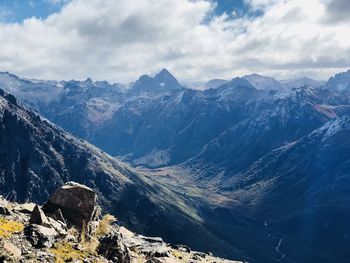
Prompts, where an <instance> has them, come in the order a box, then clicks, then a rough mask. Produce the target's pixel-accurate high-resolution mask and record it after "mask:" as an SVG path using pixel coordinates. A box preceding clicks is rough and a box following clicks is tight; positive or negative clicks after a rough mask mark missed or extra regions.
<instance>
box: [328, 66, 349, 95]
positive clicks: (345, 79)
mask: <svg viewBox="0 0 350 263" xmlns="http://www.w3.org/2000/svg"><path fill="white" fill-rule="evenodd" d="M325 88H326V89H333V90H335V91H339V92H342V91H349V90H350V69H349V70H348V71H346V72H342V73H338V74H336V75H335V76H334V77H331V78H330V79H329V80H328V81H327V82H326V84H325Z"/></svg>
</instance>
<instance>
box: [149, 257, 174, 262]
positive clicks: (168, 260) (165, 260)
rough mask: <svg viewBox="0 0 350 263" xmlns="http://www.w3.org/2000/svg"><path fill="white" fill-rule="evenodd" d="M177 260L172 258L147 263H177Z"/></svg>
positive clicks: (156, 259)
mask: <svg viewBox="0 0 350 263" xmlns="http://www.w3.org/2000/svg"><path fill="white" fill-rule="evenodd" d="M177 262H178V261H176V259H174V258H170V257H161V258H151V259H149V260H147V261H146V263H177Z"/></svg>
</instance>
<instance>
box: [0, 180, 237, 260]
mask: <svg viewBox="0 0 350 263" xmlns="http://www.w3.org/2000/svg"><path fill="white" fill-rule="evenodd" d="M87 208H88V209H87ZM100 211H101V209H100V208H99V206H98V204H97V195H96V193H95V192H94V191H93V190H92V189H91V188H89V187H86V186H84V185H81V184H78V183H74V182H68V183H66V184H64V185H63V186H62V187H61V188H59V189H57V190H56V191H55V192H54V193H53V194H52V195H51V197H50V198H49V200H48V201H47V202H46V203H45V204H44V205H43V206H38V205H36V204H34V203H25V204H19V203H15V202H9V201H7V200H6V199H5V198H4V197H0V262H38V261H40V262H101V263H102V262H121V263H129V262H130V263H131V262H135V263H136V262H148V263H162V262H163V263H172V262H193V263H194V262H218V263H219V262H223V263H224V262H227V263H229V262H232V263H233V262H237V261H229V260H225V259H221V258H216V257H214V256H212V254H211V253H202V252H196V251H191V249H190V248H189V247H187V246H184V245H175V246H171V245H169V244H167V243H165V242H164V241H163V239H162V238H160V237H146V236H143V235H138V234H136V233H133V232H131V231H129V230H128V229H127V228H125V227H124V226H122V225H120V222H119V221H118V220H116V218H115V217H113V216H111V215H108V214H107V215H103V216H102V215H101V212H100Z"/></svg>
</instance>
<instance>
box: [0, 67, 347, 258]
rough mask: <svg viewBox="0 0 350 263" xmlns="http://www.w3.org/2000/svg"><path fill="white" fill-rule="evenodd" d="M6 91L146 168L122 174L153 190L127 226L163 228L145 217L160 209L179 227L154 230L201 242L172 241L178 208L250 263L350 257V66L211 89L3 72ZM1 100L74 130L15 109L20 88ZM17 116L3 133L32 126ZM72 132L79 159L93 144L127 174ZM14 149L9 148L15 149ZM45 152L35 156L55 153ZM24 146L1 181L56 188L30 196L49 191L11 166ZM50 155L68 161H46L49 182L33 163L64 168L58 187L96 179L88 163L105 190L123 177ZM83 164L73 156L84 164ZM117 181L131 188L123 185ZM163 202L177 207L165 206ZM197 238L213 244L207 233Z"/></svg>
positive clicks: (169, 80) (23, 194)
mask: <svg viewBox="0 0 350 263" xmlns="http://www.w3.org/2000/svg"><path fill="white" fill-rule="evenodd" d="M0 87H1V88H3V89H4V90H6V91H8V92H10V93H12V94H14V95H15V96H16V97H17V98H18V99H19V100H20V101H21V102H23V103H24V104H25V105H26V106H27V107H31V108H33V109H34V110H36V111H37V112H39V113H40V114H42V115H43V116H45V117H46V118H47V119H48V120H50V121H51V122H53V123H55V124H57V125H59V126H61V127H62V128H64V129H65V130H67V131H68V132H71V133H72V134H74V135H76V136H79V137H81V138H82V139H85V140H87V141H89V142H90V143H92V144H94V145H96V146H97V147H99V148H101V149H102V150H103V151H105V152H107V153H108V154H110V155H112V156H116V157H118V158H119V159H122V160H123V161H126V162H128V163H130V164H131V165H132V166H135V167H136V168H123V169H124V170H122V171H123V172H121V173H122V174H123V173H126V175H125V178H127V179H125V180H127V181H129V180H130V182H134V181H135V180H136V183H132V184H133V185H134V186H135V189H145V188H146V189H148V190H147V191H149V193H150V194H146V197H145V198H146V199H145V200H146V201H145V202H146V203H147V204H146V205H145V207H148V208H147V210H146V211H143V212H142V213H141V212H140V211H139V209H140V207H134V208H135V212H134V211H133V216H134V217H133V218H134V220H135V221H134V222H129V223H130V224H133V225H134V227H138V226H139V225H144V226H145V225H148V224H150V225H152V224H154V223H155V221H147V224H146V223H142V224H139V223H138V222H139V220H140V218H144V217H147V215H146V214H147V212H149V211H156V212H155V213H156V214H157V215H158V213H160V218H162V219H161V220H162V221H163V218H164V221H163V222H164V224H163V226H164V227H165V226H167V227H169V229H167V231H165V230H164V229H163V228H160V227H157V228H156V231H159V232H161V234H164V235H166V236H168V237H169V240H176V241H179V242H180V241H182V242H185V243H191V242H192V241H193V240H190V239H189V235H187V234H184V235H183V236H182V237H179V236H176V237H174V232H173V231H174V230H173V229H172V227H174V226H171V223H170V221H169V217H168V216H167V214H168V213H169V214H172V213H173V214H172V215H174V214H175V215H176V216H177V217H178V218H179V222H180V224H182V226H183V228H182V229H184V228H186V227H185V226H188V229H194V228H197V230H198V231H197V232H196V235H197V236H199V237H201V238H205V237H206V238H209V239H210V240H215V242H214V241H213V242H214V243H215V245H212V247H211V248H213V249H214V252H215V251H216V252H217V253H219V255H221V256H230V257H235V258H236V259H246V260H249V261H250V262H269V263H270V262H290V263H292V262H298V263H299V262H347V259H348V258H349V256H350V255H349V252H347V245H348V244H350V229H349V227H348V226H347V221H348V219H349V217H350V211H349V209H348V206H347V205H346V203H347V201H348V200H349V198H350V182H349V179H350V169H349V168H350V167H349V164H350V149H349V146H350V137H349V133H350V128H349V123H350V122H349V120H350V119H349V118H350V117H349V116H350V70H349V71H347V72H344V73H339V74H337V75H335V76H334V77H332V78H330V79H329V80H328V81H327V82H325V83H323V82H320V81H316V80H312V79H309V78H301V79H292V80H285V81H277V80H275V79H273V78H271V77H266V76H260V75H257V74H253V75H249V76H244V77H242V78H233V79H232V80H230V81H226V80H221V79H215V80H212V81H209V82H208V83H207V84H203V87H204V88H203V90H196V89H189V88H185V87H184V86H183V85H182V84H181V83H180V82H179V81H177V80H176V78H175V77H174V76H173V75H172V74H171V73H170V72H169V71H167V70H166V69H163V70H161V71H160V72H159V73H158V74H156V75H155V76H154V77H152V76H147V75H144V76H141V77H140V78H139V79H138V80H136V81H135V82H134V83H133V84H132V85H130V86H127V85H123V84H110V83H108V82H93V81H92V80H91V79H87V80H86V81H38V80H27V79H21V78H19V77H17V76H15V75H12V74H10V73H1V74H0ZM4 96H5V97H4ZM9 96H10V97H9ZM3 97H4V98H5V99H2V100H3V104H4V105H5V106H6V107H5V106H4V107H5V108H6V109H7V111H8V112H12V109H13V108H15V113H14V112H12V113H11V114H10V115H11V116H14V117H13V118H14V119H18V118H19V117H16V116H17V115H18V114H19V116H25V117H20V118H19V119H20V120H21V119H23V120H26V121H27V123H32V122H34V123H35V124H33V125H34V127H39V128H37V129H39V130H38V132H34V131H33V132H31V133H32V134H40V132H41V131H42V130H43V131H45V132H44V134H45V136H46V134H48V135H47V136H49V135H50V136H51V137H48V138H57V137H62V136H63V135H62V134H64V136H63V137H66V136H68V135H67V133H66V132H64V131H62V130H60V129H59V128H57V127H56V126H54V125H53V124H50V123H45V125H44V124H42V121H41V120H40V118H39V119H38V120H37V118H38V117H30V118H29V117H26V116H27V115H26V114H29V113H24V112H25V111H26V109H24V108H22V106H11V105H12V104H11V103H10V102H11V100H13V99H14V98H13V97H11V95H3ZM8 101H10V102H8ZM7 104H8V105H7ZM17 107H19V108H20V110H18V109H17ZM8 114H9V113H8ZM8 114H7V115H8ZM7 115H4V116H7ZM34 115H35V114H34V113H30V116H34ZM4 120H6V119H4ZM39 120H40V121H39ZM10 123H11V124H6V125H4V127H5V128H4V129H5V130H4V134H16V133H15V130H16V129H17V130H23V129H24V128H23V127H27V126H28V127H30V125H29V124H26V125H22V126H20V127H21V128H12V130H11V131H8V130H7V129H9V127H12V125H14V124H12V123H16V122H15V121H14V120H12V121H11V122H10ZM19 123H20V122H19ZM16 125H19V124H16ZM47 125H49V127H50V128H48V127H47ZM50 125H51V126H50ZM52 127H55V128H52ZM52 129H54V131H52ZM58 129H59V132H58ZM33 136H34V135H33ZM42 137H43V136H39V138H42ZM3 138H9V137H3ZM33 138H36V137H33ZM45 138H46V137H45ZM71 138H73V137H71ZM27 139H28V138H27V137H26V139H21V142H23V141H25V140H27ZM5 140H8V139H3V141H5ZM32 140H33V141H34V142H35V141H36V139H35V140H34V139H32ZM40 140H41V139H40ZM71 140H72V143H70V140H68V141H67V142H66V139H64V140H63V141H60V142H59V143H58V145H62V144H63V145H65V146H64V147H63V146H60V147H61V148H63V149H68V148H69V147H73V148H72V149H71V150H70V151H69V154H70V155H69V156H71V155H72V154H73V153H74V152H76V151H78V149H80V150H79V151H82V150H81V149H86V148H88V149H94V150H93V153H90V154H89V158H93V159H94V158H97V159H98V158H100V159H102V160H104V161H103V163H107V164H109V163H110V164H109V165H107V166H108V167H109V166H112V167H117V168H113V169H116V170H118V171H119V170H120V168H118V167H119V166H117V164H118V162H117V161H114V159H113V158H111V157H109V156H108V158H107V157H106V156H107V155H105V154H102V155H101V153H99V150H97V148H94V147H93V146H91V145H89V144H87V143H85V142H84V143H83V144H84V146H81V144H82V143H81V142H79V140H78V139H71ZM17 144H20V145H21V143H19V142H18V143H17ZM17 144H15V145H17ZM42 144H43V145H46V147H47V148H48V149H49V150H50V149H51V148H52V147H53V146H52V145H56V144H55V142H54V141H53V140H52V139H45V140H43V142H42ZM15 145H7V146H6V147H7V148H4V149H8V151H11V149H12V151H13V149H14V148H15ZM33 145H34V146H35V145H37V144H33ZM70 145H73V146H70ZM34 146H33V147H34ZM4 147H5V146H4ZM57 147H58V146H57ZM61 148H59V149H61ZM34 149H36V148H35V147H34ZM42 151H43V150H40V151H38V154H37V155H38V156H40V155H43V156H45V154H48V153H45V152H43V153H41V152H42ZM62 151H63V150H62ZM89 151H90V152H91V151H92V150H89ZM15 152H16V151H14V153H13V154H12V155H10V156H11V158H13V159H11V160H9V161H8V162H7V163H6V164H4V165H5V166H3V169H4V170H5V171H9V173H10V174H11V177H12V178H13V180H12V181H11V183H9V184H8V183H7V184H6V186H5V185H4V186H3V188H2V189H12V192H13V194H14V195H15V196H16V197H17V198H20V199H21V198H22V199H23V198H30V199H32V198H39V196H40V195H42V196H44V195H47V192H50V189H47V190H45V191H47V192H43V193H40V194H33V195H29V194H28V193H32V192H33V193H36V192H35V191H39V189H41V187H38V189H37V190H34V189H32V190H30V191H29V190H28V189H29V188H28V189H27V188H20V186H19V185H22V183H18V186H16V185H17V184H15V183H14V182H15V181H16V180H15V178H16V176H18V175H17V173H16V172H13V170H11V169H12V168H11V162H12V161H13V160H16V158H17V157H18V154H17V155H16V153H15ZM55 152H58V153H59V154H60V155H58V157H57V156H56V155H57V154H56V153H55ZM83 152H84V153H85V150H84V151H83ZM49 153H50V155H49V157H47V158H46V159H45V158H44V159H45V160H56V159H57V160H56V161H55V163H56V164H55V165H56V166H58V168H57V167H56V166H55V165H54V164H52V165H51V164H50V165H48V167H49V168H48V169H49V170H50V169H51V170H52V171H55V172H53V173H51V174H50V176H51V177H50V176H49V177H48V179H42V178H46V177H45V176H46V175H45V174H38V172H35V170H34V174H36V175H37V176H33V178H37V177H38V178H40V180H43V181H45V180H54V179H53V178H56V175H55V174H57V177H58V178H61V179H59V180H58V181H57V182H56V183H55V184H56V185H57V184H60V183H61V182H63V181H65V180H66V179H74V180H76V178H75V176H78V178H80V179H81V180H86V179H82V178H83V177H81V176H82V175H80V173H82V172H81V171H79V173H78V174H79V175H78V174H77V171H76V169H81V167H84V168H83V169H81V170H82V171H86V169H90V170H89V171H90V172H88V174H91V173H92V174H93V177H92V179H90V180H89V181H87V182H86V181H82V183H85V184H87V185H91V186H92V187H95V188H97V189H99V187H101V186H99V185H97V183H96V180H98V182H99V183H100V184H102V183H103V182H104V181H106V180H107V181H108V182H113V180H117V179H113V180H112V179H110V177H108V176H107V175H105V174H104V175H103V176H104V177H103V178H104V179H103V180H102V179H98V178H99V176H95V173H96V172H91V169H92V168H91V167H90V166H89V165H87V163H90V161H86V159H85V162H84V164H82V166H81V167H80V165H77V167H68V168H62V167H61V166H62V165H63V164H65V161H62V160H65V158H68V159H70V158H72V157H66V153H65V152H59V151H58V150H55V151H53V153H55V154H56V155H52V156H51V154H53V153H52V152H49ZM4 154H5V153H4ZM67 155H68V153H67ZM16 156H17V157H16ZM20 156H22V155H20ZM60 156H61V157H60ZM94 156H99V157H94ZM78 157H79V155H77V156H74V158H78ZM38 158H39V157H38ZM105 158H107V159H106V160H105ZM3 160H6V158H5V157H4V158H3ZM38 160H40V159H38ZM58 160H61V163H59V162H58ZM79 160H80V159H79ZM79 160H78V159H74V162H73V161H72V162H73V163H78V164H79V163H80V161H79ZM88 160H90V159H88ZM116 162H117V164H116ZM119 165H122V164H119ZM22 166H23V165H22ZM22 166H19V167H22ZM43 166H44V167H46V164H45V165H44V164H42V162H40V165H39V166H38V167H43ZM122 166H123V165H122ZM4 167H5V168H4ZM24 167H27V166H24ZM35 167H36V166H35ZM52 167H53V168H52ZM55 167H56V168H55ZM63 167H64V166H63ZM85 167H88V168H85ZM98 167H99V168H96V169H97V170H98V171H100V170H102V171H105V169H106V165H103V168H101V165H100V166H98ZM40 169H41V168H40ZM55 169H56V170H55ZM57 169H61V170H57ZM94 169H95V168H94ZM94 169H92V171H94ZM135 169H136V170H135ZM51 170H50V171H51ZM107 170H109V169H107ZM11 171H12V172H11ZM28 171H29V170H28ZM40 171H41V170H40ZM113 173H114V172H113ZM61 174H65V176H66V177H64V178H62V177H60V176H61ZM27 176H28V175H26V177H25V178H27ZM72 176H74V177H73V178H71V177H72ZM106 176H107V177H106ZM6 178H8V176H6ZM29 178H31V177H30V176H29ZM50 178H51V179H50ZM84 178H85V177H84ZM113 178H114V177H113ZM123 178H124V177H123ZM38 180H39V179H38ZM40 180H39V181H40ZM100 180H102V181H100ZM78 181H79V180H78ZM117 181H118V180H117ZM56 185H55V186H53V187H56ZM112 185H114V183H111V184H108V187H107V189H109V188H111V189H112V188H113V187H112ZM116 185H123V184H122V183H121V182H119V181H118V182H117V183H116ZM145 185H147V187H146V186H145ZM10 186H11V187H12V188H9V187H10ZM16 187H17V188H16ZM43 187H44V186H43ZM0 189H1V188H0ZM30 189H31V188H30ZM121 189H124V188H123V187H121ZM1 191H4V190H1ZM120 191H122V192H123V191H126V190H120V189H115V191H114V190H113V191H112V190H108V191H106V192H109V195H108V197H106V198H105V200H108V199H109V198H114V196H115V195H116V196H120V195H118V193H119V192H120ZM135 191H136V190H135ZM138 191H141V192H142V191H143V190H137V191H136V192H137V196H138V197H137V198H136V199H135V196H134V193H133V194H131V196H129V194H127V193H128V192H127V191H126V194H125V196H124V197H125V199H118V200H120V202H119V203H118V205H119V206H122V204H125V203H127V204H128V205H130V200H132V201H131V202H133V201H135V200H139V199H140V198H141V199H142V200H143V198H144V197H143V195H142V194H141V196H140V195H139V192H138ZM157 191H159V192H158V193H157ZM102 193H104V190H102V191H101V194H102ZM102 195H103V194H102ZM135 195H136V194H135ZM45 197H46V196H45ZM133 198H134V199H133ZM169 200H170V201H169ZM135 202H136V201H135ZM150 204H152V205H150ZM182 205H184V207H182ZM106 207H108V206H106ZM162 207H168V208H169V209H168V210H166V212H165V211H163V210H162ZM109 208H110V207H109ZM160 211H162V212H160ZM189 211H190V212H189ZM188 217H190V219H188ZM125 218H126V216H125ZM157 218H159V217H157ZM150 220H151V219H150ZM152 220H155V219H154V218H152ZM196 220H197V221H196ZM198 222H201V223H199V224H198V225H196V224H197V223H198ZM186 229H187V228H186ZM149 231H151V232H152V231H155V230H154V229H146V230H145V232H147V234H150V233H149ZM152 233H153V232H152ZM158 235H159V233H158ZM192 244H193V242H192ZM194 245H195V246H196V247H199V248H200V249H201V250H205V249H206V248H207V247H205V246H206V244H204V243H203V242H200V241H198V242H197V243H194ZM203 246H204V247H203ZM237 257H238V258H237Z"/></svg>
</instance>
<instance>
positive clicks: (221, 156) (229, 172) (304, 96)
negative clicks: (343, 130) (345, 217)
mask: <svg viewBox="0 0 350 263" xmlns="http://www.w3.org/2000/svg"><path fill="white" fill-rule="evenodd" d="M245 110H246V112H247V114H246V117H245V118H243V119H242V120H241V121H239V122H237V123H234V124H233V125H232V126H231V127H229V128H227V129H226V130H224V131H223V132H222V133H221V134H220V135H219V136H217V137H216V138H214V139H213V140H211V141H210V142H209V143H208V144H207V145H205V147H203V148H202V150H201V152H200V153H199V154H198V155H197V156H195V157H193V158H192V159H190V160H188V161H187V164H186V165H189V166H194V167H197V166H198V169H199V170H200V171H201V172H200V173H203V176H204V178H201V179H202V180H205V178H212V176H214V175H215V174H220V176H223V175H224V176H228V177H230V176H233V175H234V174H236V173H238V172H240V171H242V170H243V171H244V170H245V169H247V168H248V167H249V166H250V165H252V164H253V163H254V162H255V161H256V160H258V159H259V158H261V157H262V156H264V155H265V154H266V153H268V152H270V151H271V150H273V149H276V148H279V147H281V146H283V145H285V144H288V143H291V142H293V141H296V140H298V139H300V138H302V137H303V136H305V135H307V134H308V133H310V132H312V131H313V130H315V129H317V128H319V127H321V126H322V125H323V124H325V123H326V122H327V121H329V120H331V119H333V118H336V117H337V114H336V112H335V111H334V110H332V109H330V108H327V107H325V106H324V105H323V104H322V100H321V99H320V98H318V97H317V93H316V90H314V89H312V88H299V89H293V90H291V91H287V90H286V91H283V92H277V93H275V94H274V95H272V96H267V97H263V98H260V99H258V101H256V102H254V103H252V104H251V105H247V107H246V109H245ZM196 169H197V168H196ZM208 171H213V172H214V174H211V172H208Z"/></svg>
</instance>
